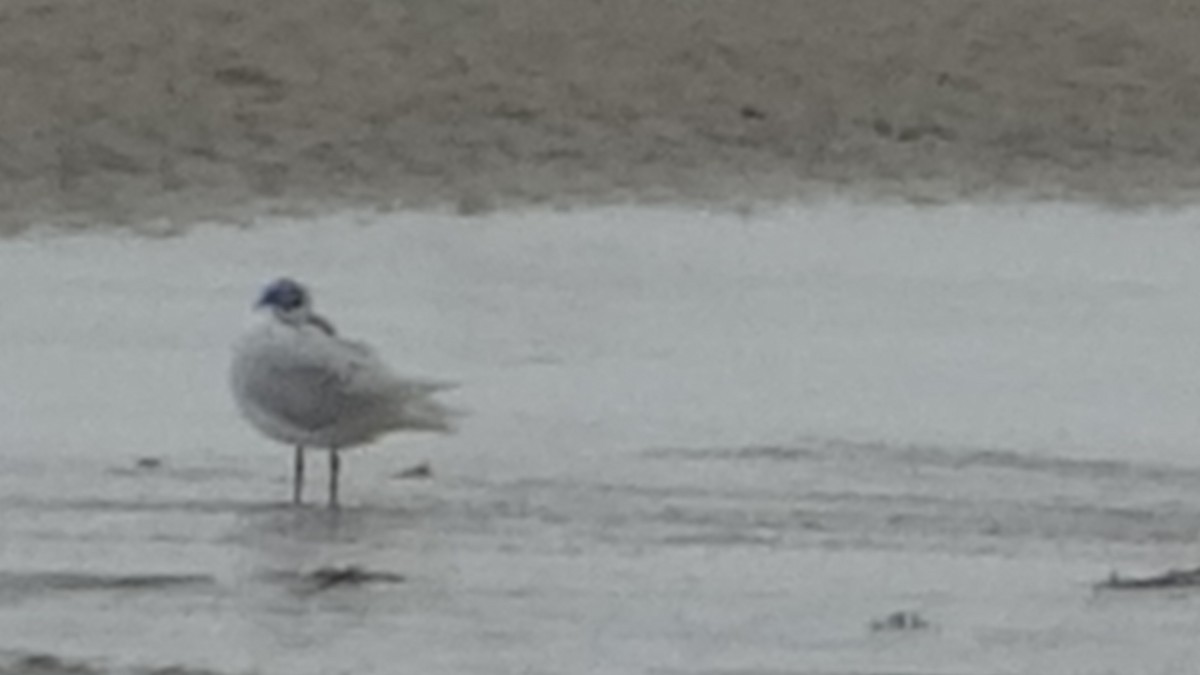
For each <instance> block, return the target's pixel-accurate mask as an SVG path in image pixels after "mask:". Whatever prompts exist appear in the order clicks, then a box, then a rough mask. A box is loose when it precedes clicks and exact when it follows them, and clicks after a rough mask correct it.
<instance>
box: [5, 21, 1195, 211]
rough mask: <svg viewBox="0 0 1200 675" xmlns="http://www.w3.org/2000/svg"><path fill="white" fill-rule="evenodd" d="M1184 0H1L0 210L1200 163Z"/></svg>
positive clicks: (980, 186)
mask: <svg viewBox="0 0 1200 675" xmlns="http://www.w3.org/2000/svg"><path fill="white" fill-rule="evenodd" d="M1198 30H1200V15H1198V14H1197V13H1196V12H1195V11H1194V8H1191V7H1190V6H1189V5H1188V4H1187V3H1180V2H1171V1H1169V0H1059V1H1057V2H1053V3H1048V2H1043V1H1035V0H1011V1H1005V2H986V1H969V2H968V1H965V0H926V1H923V2H918V1H909V2H903V3H898V2H894V1H890V0H805V1H804V2H782V1H780V2H769V1H762V2H732V1H729V0H687V1H683V0H667V1H661V2H654V3H647V2H634V1H632V0H628V1H626V0H593V1H587V0H505V2H473V1H468V0H442V1H439V2H410V3H397V2H391V1H389V0H257V1H256V2H254V3H246V2H241V1H237V0H205V1H203V2H201V1H199V0H108V1H107V2H104V3H95V2H82V1H68V0H56V1H54V2H50V1H47V0H11V1H10V2H6V3H5V6H4V8H3V9H0V90H3V91H4V101H3V105H0V149H2V150H3V152H0V204H2V205H3V206H2V207H0V208H2V211H3V213H2V214H0V222H2V224H3V228H4V229H6V230H9V231H11V230H14V229H17V228H20V227H22V226H23V225H25V224H26V223H28V222H30V220H31V219H37V220H43V221H44V220H51V221H55V222H79V223H89V222H93V221H95V220H97V219H100V220H105V221H126V220H139V219H143V218H146V217H154V216H158V215H163V214H172V215H174V216H179V217H185V218H196V217H212V216H216V217H229V216H232V215H234V214H236V213H245V212H246V211H247V210H263V209H267V210H271V209H278V208H283V207H287V208H297V207H299V208H315V209H321V210H324V209H326V208H329V207H331V206H333V207H337V206H342V205H345V204H347V203H355V204H359V205H361V204H363V203H366V204H371V205H378V206H379V207H381V208H396V207H400V208H407V207H414V206H416V207H425V206H439V205H452V206H454V207H456V208H458V209H459V210H462V211H468V212H473V211H481V210H488V209H489V208H492V207H495V206H505V205H522V204H542V203H550V204H554V205H558V204H571V203H580V202H614V201H641V202H657V201H689V200H704V201H713V202H725V203H734V204H736V203H738V202H739V201H743V200H758V199H767V200H770V199H779V198H784V199H786V198H792V197H796V196H804V195H806V194H811V193H812V192H813V191H815V190H823V189H827V188H829V187H834V188H838V189H849V190H866V191H872V192H885V193H896V194H900V195H902V196H905V197H908V198H916V199H924V198H930V199H943V198H954V197H957V196H963V195H972V196H979V195H992V194H996V193H1000V194H1004V193H1012V192H1016V193H1021V194H1033V195H1036V196H1051V197H1053V196H1075V197H1080V196H1082V197H1086V198H1098V199H1101V200H1105V201H1120V202H1128V201H1135V202H1136V201H1157V200H1167V199H1177V198H1179V197H1181V196H1189V195H1190V194H1191V193H1192V192H1193V191H1194V189H1195V187H1196V185H1197V184H1200V171H1197V169H1196V167H1195V161H1194V158H1195V157H1196V155H1197V153H1198V152H1200V125H1198V124H1197V123H1196V120H1197V119H1198V118H1200V41H1197V40H1196V39H1195V36H1196V35H1197V33H1198Z"/></svg>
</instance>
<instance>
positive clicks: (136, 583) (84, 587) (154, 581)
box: [0, 572, 216, 591]
mask: <svg viewBox="0 0 1200 675" xmlns="http://www.w3.org/2000/svg"><path fill="white" fill-rule="evenodd" d="M215 583H216V580H215V579H213V577H211V576H208V575H206V574H89V573H74V572H46V573H35V574H20V575H0V589H3V588H6V587H10V586H11V587H16V588H20V589H22V590H26V591H28V590H56V591H139V590H166V589H171V588H176V587H180V586H210V585H213V584H215Z"/></svg>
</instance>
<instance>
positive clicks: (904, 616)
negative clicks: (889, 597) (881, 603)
mask: <svg viewBox="0 0 1200 675" xmlns="http://www.w3.org/2000/svg"><path fill="white" fill-rule="evenodd" d="M926 628H929V621H928V620H927V619H926V618H925V617H923V616H921V615H920V614H917V613H916V612H909V611H899V612H892V613H891V614H888V615H887V616H885V617H883V618H881V619H875V620H874V621H872V622H871V632H872V633H883V632H892V631H911V630H925V629H926Z"/></svg>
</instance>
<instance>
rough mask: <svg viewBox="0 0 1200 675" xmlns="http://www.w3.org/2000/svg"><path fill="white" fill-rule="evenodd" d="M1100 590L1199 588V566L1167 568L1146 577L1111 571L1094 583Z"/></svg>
mask: <svg viewBox="0 0 1200 675" xmlns="http://www.w3.org/2000/svg"><path fill="white" fill-rule="evenodd" d="M1096 587H1097V588H1099V589H1102V590H1121V591H1137V590H1154V589H1164V588H1200V567H1194V568H1192V569H1188V570H1167V571H1166V572H1163V573H1162V574H1156V575H1153V576H1148V577H1123V576H1121V575H1119V574H1117V573H1116V572H1113V573H1112V574H1111V575H1110V576H1109V577H1108V579H1105V580H1104V581H1102V582H1100V583H1099V584H1096Z"/></svg>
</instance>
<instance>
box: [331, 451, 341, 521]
mask: <svg viewBox="0 0 1200 675" xmlns="http://www.w3.org/2000/svg"><path fill="white" fill-rule="evenodd" d="M341 469H342V458H341V456H339V455H338V451H337V448H332V449H330V451H329V508H332V509H336V508H337V507H338V472H340V471H341Z"/></svg>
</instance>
